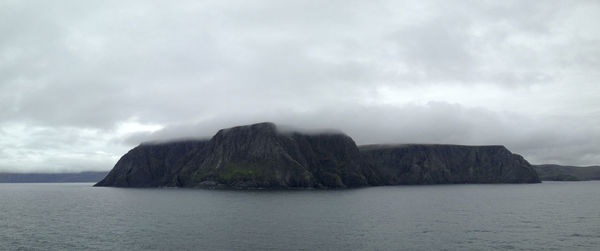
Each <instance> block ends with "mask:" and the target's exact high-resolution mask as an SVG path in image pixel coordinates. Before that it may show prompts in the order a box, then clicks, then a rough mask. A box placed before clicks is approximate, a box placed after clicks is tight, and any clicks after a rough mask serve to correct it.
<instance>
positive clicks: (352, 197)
mask: <svg viewBox="0 0 600 251" xmlns="http://www.w3.org/2000/svg"><path fill="white" fill-rule="evenodd" d="M599 248H600V182H598V181H588V182H544V183H542V184H520V185H512V184H511V185H434V186H392V187H371V188H362V189H351V190H329V191H319V190H314V191H224V190H196V189H126V188H105V187H92V184H91V183H71V184H0V249H1V250H84V249H85V250H403V249H404V250H431V249H433V250H506V249H519V250H598V249H599Z"/></svg>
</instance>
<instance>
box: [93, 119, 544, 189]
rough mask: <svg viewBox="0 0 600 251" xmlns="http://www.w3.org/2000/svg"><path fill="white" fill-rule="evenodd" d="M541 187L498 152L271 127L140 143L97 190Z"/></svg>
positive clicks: (519, 163) (516, 161)
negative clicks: (371, 141) (370, 142)
mask: <svg viewBox="0 0 600 251" xmlns="http://www.w3.org/2000/svg"><path fill="white" fill-rule="evenodd" d="M499 182H507V183H521V182H539V180H538V178H537V174H536V173H535V171H533V169H531V167H530V165H529V163H527V161H525V160H524V159H523V158H522V157H521V156H518V155H514V154H512V153H510V152H509V151H508V150H507V149H506V148H504V147H501V146H486V147H469V146H441V145H431V146H428V145H402V146H365V147H361V149H360V150H359V148H358V147H357V146H356V144H355V143H354V141H353V140H352V139H351V138H350V137H348V136H346V135H344V134H342V133H325V134H303V133H299V132H280V131H278V129H277V127H276V126H275V125H274V124H272V123H260V124H254V125H249V126H239V127H233V128H229V129H223V130H220V131H219V132H218V133H217V134H216V135H215V136H213V137H212V138H211V139H210V140H205V141H202V140H197V141H192V140H190V141H182V142H171V143H164V144H142V145H140V146H138V147H136V148H134V149H132V150H131V151H129V152H128V153H127V154H125V155H124V156H123V157H122V158H121V159H120V160H119V161H118V162H117V164H116V165H115V167H114V168H113V170H112V171H111V172H110V173H109V174H108V175H107V176H106V178H105V179H104V180H102V181H100V182H98V184H96V185H97V186H120V187H161V186H178V187H230V188H347V187H360V186H367V185H395V184H423V183H425V184H427V183H499Z"/></svg>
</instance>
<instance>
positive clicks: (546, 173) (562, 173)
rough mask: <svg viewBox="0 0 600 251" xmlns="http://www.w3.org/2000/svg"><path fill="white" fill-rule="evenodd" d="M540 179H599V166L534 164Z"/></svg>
mask: <svg viewBox="0 0 600 251" xmlns="http://www.w3.org/2000/svg"><path fill="white" fill-rule="evenodd" d="M533 167H534V168H535V170H536V171H537V173H538V175H539V176H540V179H541V180H553V181H580V180H600V166H561V165H553V164H545V165H534V166H533Z"/></svg>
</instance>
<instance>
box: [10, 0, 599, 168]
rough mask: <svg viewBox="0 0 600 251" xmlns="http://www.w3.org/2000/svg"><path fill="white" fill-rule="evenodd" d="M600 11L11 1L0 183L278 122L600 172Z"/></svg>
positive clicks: (537, 6)
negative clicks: (488, 150)
mask: <svg viewBox="0 0 600 251" xmlns="http://www.w3.org/2000/svg"><path fill="white" fill-rule="evenodd" d="M597 23H600V3H599V2H597V1H577V2H568V3H567V2H565V1H544V2H540V1H515V2H513V1H502V2H483V1H482V2H466V1H434V0H428V1H389V0H381V1H379V0H376V1H368V2H364V1H328V2H326V3H325V2H323V1H252V2H248V1H187V0H183V1H178V2H177V4H173V3H168V2H162V1H137V0H134V1H127V2H122V1H101V2H93V3H90V2H78V1H59V2H47V1H4V2H2V3H0V32H2V34H3V35H2V38H0V72H1V74H0V107H2V108H3V111H2V113H1V114H0V171H18V172H27V171H37V172H77V171H85V170H109V169H110V168H111V167H112V166H113V165H114V163H115V162H116V161H117V160H118V158H119V157H120V156H122V155H123V154H124V153H126V152H127V151H128V150H129V149H130V148H131V147H132V146H135V145H138V144H140V143H141V142H149V141H150V142H151V141H159V142H162V141H165V140H171V139H176V138H193V139H196V138H209V137H211V136H212V135H214V134H215V133H216V132H217V131H218V130H219V129H221V128H228V127H233V126H236V125H244V124H252V123H256V122H261V121H272V122H274V123H276V124H278V125H282V126H283V125H290V126H293V127H294V128H296V129H299V130H303V131H320V130H322V129H327V128H333V129H335V130H340V131H342V132H344V133H345V134H347V135H351V136H352V138H353V139H354V140H355V141H356V143H358V144H361V145H362V144H385V143H388V144H398V143H435V144H467V145H505V146H507V147H508V148H509V149H511V150H512V151H514V152H517V153H520V154H522V155H523V156H524V157H525V158H527V159H528V160H529V161H531V162H532V163H557V164H564V165H597V164H600V153H599V151H598V149H600V127H598V125H599V124H600V110H598V107H600V99H598V97H599V96H600V85H598V82H599V81H600V75H599V74H598V69H599V68H600V62H599V61H598V58H600V47H599V46H598V41H599V40H600V30H599V29H597V27H596V24H597Z"/></svg>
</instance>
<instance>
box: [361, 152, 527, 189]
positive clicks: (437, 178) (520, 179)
mask: <svg viewBox="0 0 600 251" xmlns="http://www.w3.org/2000/svg"><path fill="white" fill-rule="evenodd" d="M360 149H361V152H362V153H363V154H364V155H365V158H367V159H368V162H369V163H370V164H371V165H373V166H374V167H376V168H377V169H378V170H380V172H381V173H382V174H383V175H384V177H386V182H387V183H388V184H446V183H535V182H539V178H538V176H537V173H536V172H535V170H534V169H533V168H532V167H531V165H530V164H529V163H528V162H527V161H526V160H525V159H523V157H521V156H520V155H517V154H513V153H511V152H510V151H508V149H506V148H505V147H504V146H461V145H395V146H394V145H370V146H362V147H360Z"/></svg>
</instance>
